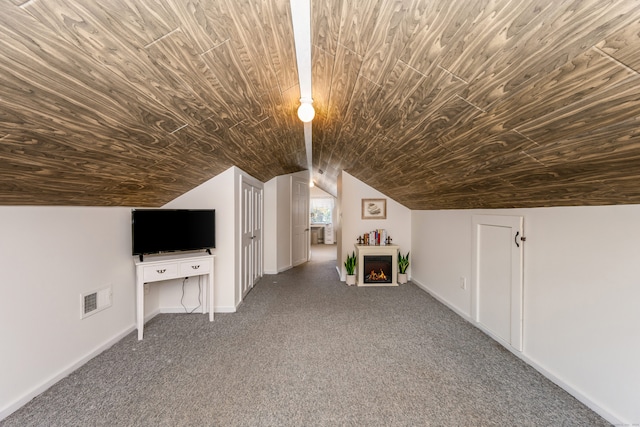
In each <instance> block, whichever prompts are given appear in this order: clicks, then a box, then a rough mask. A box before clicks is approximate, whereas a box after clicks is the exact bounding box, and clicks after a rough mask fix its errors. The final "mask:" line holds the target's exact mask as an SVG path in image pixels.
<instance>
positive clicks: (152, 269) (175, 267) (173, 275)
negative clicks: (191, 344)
mask: <svg viewBox="0 0 640 427" xmlns="http://www.w3.org/2000/svg"><path fill="white" fill-rule="evenodd" d="M214 258H215V256H214V255H209V254H193V253H187V254H171V255H157V256H148V257H147V258H145V260H144V261H140V260H139V259H137V258H136V260H135V264H136V324H137V327H138V340H141V339H142V335H143V329H144V284H145V283H150V282H159V281H162V280H170V279H177V278H180V277H193V276H198V280H199V281H200V284H201V285H202V280H203V279H205V277H204V276H207V277H206V280H207V285H208V286H201V287H200V288H201V289H202V313H203V314H204V313H206V312H207V293H208V296H209V299H208V309H209V321H211V322H213V260H214Z"/></svg>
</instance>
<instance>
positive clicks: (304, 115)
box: [298, 98, 316, 123]
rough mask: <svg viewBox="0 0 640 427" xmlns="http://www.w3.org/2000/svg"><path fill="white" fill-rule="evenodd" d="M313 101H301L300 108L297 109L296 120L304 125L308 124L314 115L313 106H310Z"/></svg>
mask: <svg viewBox="0 0 640 427" xmlns="http://www.w3.org/2000/svg"><path fill="white" fill-rule="evenodd" d="M312 102H313V101H312V100H310V99H304V98H303V99H301V100H300V106H299V107H298V118H300V120H302V121H303V122H304V123H309V122H310V121H311V120H313V118H314V117H315V115H316V111H315V110H314V109H313V105H311V103H312Z"/></svg>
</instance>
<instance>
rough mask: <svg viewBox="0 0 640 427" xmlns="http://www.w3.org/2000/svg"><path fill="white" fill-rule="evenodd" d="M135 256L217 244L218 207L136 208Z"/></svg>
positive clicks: (133, 215)
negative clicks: (216, 209) (216, 208)
mask: <svg viewBox="0 0 640 427" xmlns="http://www.w3.org/2000/svg"><path fill="white" fill-rule="evenodd" d="M131 243H132V246H133V255H138V256H140V260H142V257H143V255H147V254H158V253H162V252H176V251H194V250H207V251H209V250H210V249H212V248H215V247H216V211H215V209H133V210H132V211H131Z"/></svg>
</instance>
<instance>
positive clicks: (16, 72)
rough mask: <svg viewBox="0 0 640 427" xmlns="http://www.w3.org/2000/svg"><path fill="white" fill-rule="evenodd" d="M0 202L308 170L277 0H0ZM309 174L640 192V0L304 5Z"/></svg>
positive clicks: (124, 199)
mask: <svg viewBox="0 0 640 427" xmlns="http://www.w3.org/2000/svg"><path fill="white" fill-rule="evenodd" d="M0 8H1V9H2V13H0V204H2V205H95V206H100V205H105V206H107V205H114V206H161V205H163V204H164V203H166V202H168V201H170V200H172V199H173V198H175V197H177V196H179V195H180V194H183V193H184V192H186V191H188V190H190V189H191V188H193V187H195V186H197V185H199V184H200V183H202V182H205V181H206V180H208V179H210V178H211V177H213V176H215V175H217V174H219V173H220V172H222V171H224V170H226V169H227V168H229V167H230V166H232V165H235V166H238V167H239V168H241V169H243V170H244V171H246V172H248V173H249V174H251V175H253V176H254V177H256V178H258V179H260V180H262V181H267V180H269V179H271V178H273V177H274V176H277V175H282V174H286V173H291V172H296V171H299V170H303V169H305V168H306V157H305V146H304V136H303V126H302V123H300V121H299V120H297V118H296V116H295V111H296V108H297V106H298V100H299V98H300V91H299V87H298V75H297V69H296V57H295V48H294V41H293V30H292V23H291V12H290V6H289V0H108V1H103V0H28V1H25V0H0ZM312 43H313V46H312V52H313V53H312V55H313V58H312V62H313V63H312V66H313V75H312V79H313V97H314V106H315V107H316V112H317V114H316V119H314V121H313V166H314V167H313V177H314V180H315V181H316V183H317V185H318V186H319V187H321V188H323V189H325V190H327V191H329V192H330V193H333V194H335V191H336V180H337V176H338V174H339V173H340V171H341V170H346V171H348V172H349V173H350V174H352V175H354V176H355V177H357V178H358V179H360V180H362V181H364V182H365V183H367V184H369V185H371V186H372V187H374V188H376V189H378V190H379V191H381V192H383V193H384V194H386V195H387V196H389V197H391V198H393V199H394V200H397V201H398V202H400V203H402V204H404V205H405V206H407V207H409V208H411V209H466V208H509V207H537V206H571V205H606V204H629V203H640V126H639V125H640V2H638V1H635V0H624V1H614V0H607V1H605V0H584V1H548V0H547V1H542V0H474V1H469V0H397V1H389V0H387V1H384V0H323V1H313V2H312Z"/></svg>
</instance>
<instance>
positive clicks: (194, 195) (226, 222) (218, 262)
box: [152, 167, 237, 313]
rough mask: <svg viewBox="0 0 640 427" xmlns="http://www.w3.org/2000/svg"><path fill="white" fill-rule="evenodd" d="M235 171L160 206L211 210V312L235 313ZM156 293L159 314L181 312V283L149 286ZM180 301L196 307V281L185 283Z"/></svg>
mask: <svg viewBox="0 0 640 427" xmlns="http://www.w3.org/2000/svg"><path fill="white" fill-rule="evenodd" d="M235 169H236V168H234V167H231V168H229V169H227V170H226V171H225V172H223V173H221V174H220V175H217V176H215V177H214V178H211V179H210V180H209V181H207V182H205V183H203V184H201V185H199V186H198V187H196V188H194V189H192V190H190V191H188V192H186V193H185V194H183V195H181V196H180V197H178V198H176V199H174V200H172V201H171V202H169V203H167V204H166V205H164V206H163V208H167V209H215V210H216V248H215V249H212V250H211V253H212V254H214V255H215V260H214V268H215V273H214V281H215V286H214V311H215V312H224V313H228V312H234V311H235V309H236V302H235V301H236V295H235V293H236V291H235V289H236V274H235V265H236V233H235V230H236V228H235V222H236V216H237V215H236V197H237V191H236V185H235V179H236V171H235ZM152 286H153V287H157V288H158V289H159V290H160V311H161V312H184V308H183V307H182V304H181V298H182V279H179V280H171V281H166V282H160V283H158V284H153V285H152ZM185 289H186V294H185V296H186V298H185V300H184V303H185V306H186V307H187V309H189V310H191V309H193V308H194V307H195V306H197V305H198V292H197V290H198V281H197V279H195V278H194V279H189V281H188V282H187V284H186V286H185Z"/></svg>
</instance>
